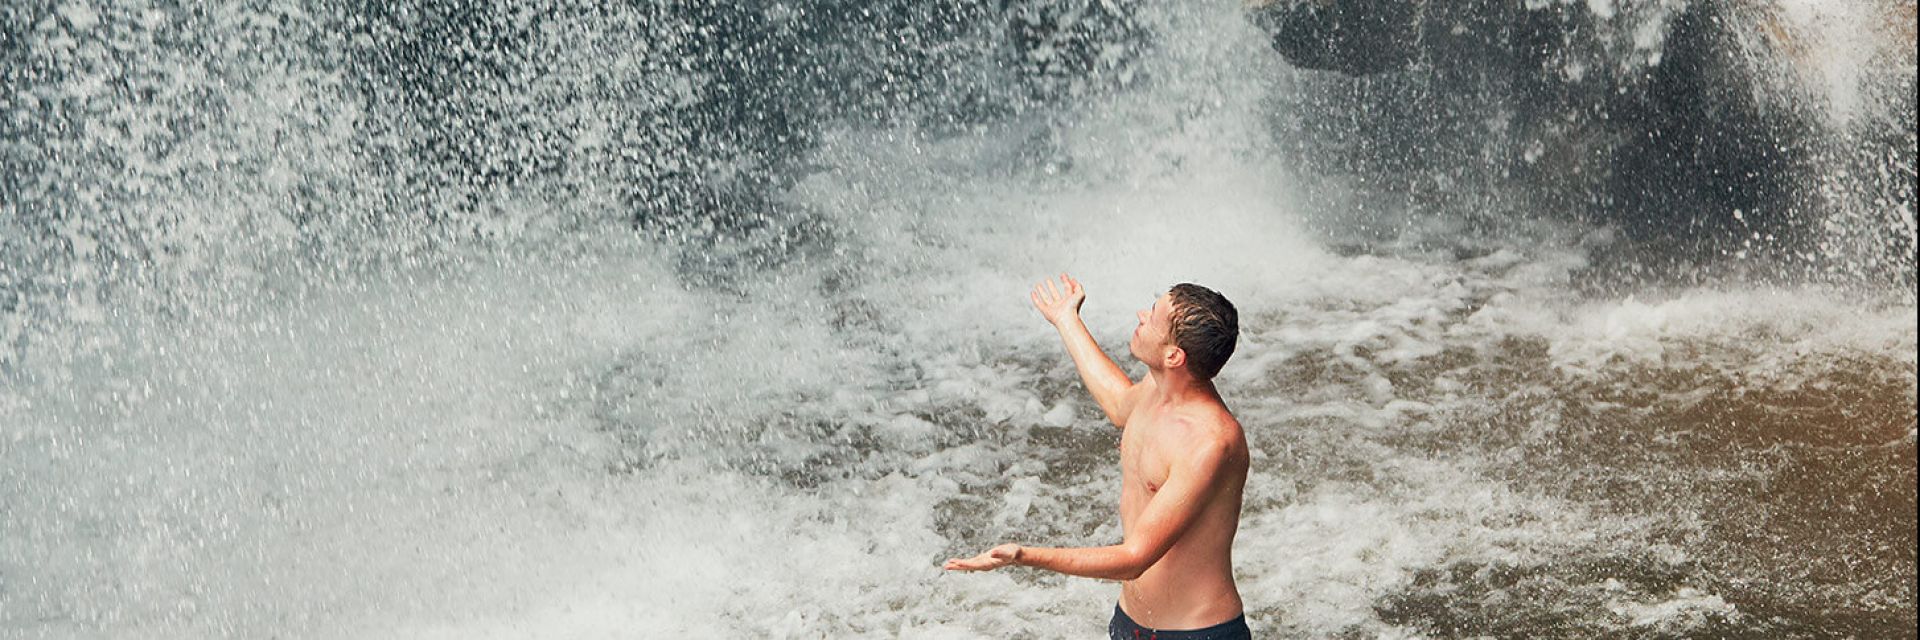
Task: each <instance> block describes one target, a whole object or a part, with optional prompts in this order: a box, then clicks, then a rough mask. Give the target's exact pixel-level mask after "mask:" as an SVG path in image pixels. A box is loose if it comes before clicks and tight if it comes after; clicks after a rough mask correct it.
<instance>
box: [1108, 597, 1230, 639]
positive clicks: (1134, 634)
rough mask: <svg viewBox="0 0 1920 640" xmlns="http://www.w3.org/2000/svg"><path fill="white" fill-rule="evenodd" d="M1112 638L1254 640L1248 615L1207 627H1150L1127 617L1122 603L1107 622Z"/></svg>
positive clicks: (1116, 606) (1115, 606)
mask: <svg viewBox="0 0 1920 640" xmlns="http://www.w3.org/2000/svg"><path fill="white" fill-rule="evenodd" d="M1107 637H1108V638H1110V639H1111V640H1253V630H1252V629H1249V628H1248V627H1247V617H1246V616H1244V615H1243V616H1240V617H1238V618H1234V619H1232V620H1228V621H1226V622H1222V623H1220V624H1216V625H1213V626H1211V627H1207V628H1205V629H1178V630H1169V629H1148V628H1146V627H1142V626H1140V624H1139V623H1137V622H1134V621H1133V618H1129V617H1127V612H1125V611H1121V610H1120V605H1114V606H1113V621H1112V622H1109V623H1107Z"/></svg>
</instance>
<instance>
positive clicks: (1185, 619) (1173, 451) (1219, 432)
mask: <svg viewBox="0 0 1920 640" xmlns="http://www.w3.org/2000/svg"><path fill="white" fill-rule="evenodd" d="M1220 436H1224V437H1229V438H1231V440H1232V441H1233V442H1234V443H1235V444H1234V446H1233V448H1232V453H1231V455H1229V456H1228V460H1227V463H1226V464H1227V468H1226V469H1223V470H1222V472H1221V473H1220V475H1219V476H1218V477H1219V480H1218V482H1219V483H1221V485H1222V486H1219V487H1217V488H1216V489H1215V490H1214V491H1212V492H1210V493H1209V497H1208V498H1207V501H1208V503H1207V504H1206V505H1205V506H1204V507H1203V508H1202V509H1201V512H1200V515H1199V517H1198V518H1197V519H1196V520H1195V521H1194V522H1193V524H1192V525H1191V526H1189V527H1188V528H1187V530H1186V531H1185V532H1184V533H1183V534H1181V536H1180V538H1179V539H1178V540H1177V541H1175V542H1174V544H1173V547H1172V548H1171V549H1169V550H1168V551H1167V553H1166V555H1164V556H1162V557H1161V558H1160V560H1159V561H1158V562H1156V563H1154V565H1153V566H1152V567H1149V568H1148V569H1147V570H1146V572H1145V573H1142V574H1141V575H1140V577H1139V578H1137V579H1135V580H1131V581H1128V582H1126V583H1125V584H1124V585H1123V586H1122V588H1121V596H1120V605H1121V608H1122V609H1124V610H1125V611H1126V613H1127V615H1129V616H1131V617H1132V618H1133V619H1135V620H1137V621H1139V622H1140V624H1143V625H1146V626H1148V627H1153V628H1158V629H1193V628H1200V627H1206V626H1210V625H1214V624H1218V623H1220V622H1224V621H1227V620H1231V619H1233V618H1234V617H1236V616H1239V615H1240V614H1241V601H1240V593H1239V590H1238V589H1237V588H1236V587H1235V586H1234V583H1233V560H1232V557H1233V556H1232V551H1233V536H1234V532H1235V531H1236V530H1237V529H1238V527H1239V523H1240V502H1241V493H1242V491H1243V489H1244V488H1245V486H1246V478H1247V450H1246V439H1245V437H1244V436H1243V435H1242V434H1241V432H1240V427H1239V424H1238V423H1237V422H1235V421H1234V419H1233V417H1232V416H1231V415H1229V414H1228V413H1227V411H1226V408H1225V407H1223V406H1220V405H1219V404H1217V403H1188V404H1186V405H1168V404H1164V403H1162V404H1155V403H1152V402H1146V401H1143V402H1141V403H1140V406H1137V407H1135V408H1134V411H1133V413H1132V415H1131V416H1129V418H1128V421H1127V427H1126V429H1125V430H1124V431H1122V433H1121V438H1120V468H1121V481H1122V487H1121V491H1120V522H1121V525H1122V526H1123V527H1124V528H1126V529H1127V530H1129V531H1130V530H1131V529H1132V527H1133V523H1134V521H1135V519H1137V518H1138V517H1139V516H1140V514H1141V512H1142V511H1144V510H1145V509H1146V507H1147V504H1148V503H1149V502H1150V501H1152V499H1153V497H1154V495H1155V493H1157V492H1158V491H1159V488H1160V487H1161V486H1162V485H1164V484H1165V483H1166V481H1167V475H1168V473H1169V471H1170V470H1171V468H1172V461H1173V460H1174V459H1175V458H1176V457H1177V456H1180V455H1182V454H1183V453H1184V452H1185V448H1186V447H1192V446H1194V445H1195V444H1196V443H1197V442H1199V440H1198V438H1202V437H1206V438H1211V437H1220Z"/></svg>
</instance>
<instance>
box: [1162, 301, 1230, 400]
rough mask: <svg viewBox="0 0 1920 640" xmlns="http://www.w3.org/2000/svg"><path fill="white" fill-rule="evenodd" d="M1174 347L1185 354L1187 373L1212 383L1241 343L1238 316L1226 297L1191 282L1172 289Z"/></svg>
mask: <svg viewBox="0 0 1920 640" xmlns="http://www.w3.org/2000/svg"><path fill="white" fill-rule="evenodd" d="M1168 293H1170V294H1172V295H1173V344H1175V345H1177V346H1179V347H1180V350H1182V351H1185V352H1187V371H1189V372H1191V373H1193V375H1194V376H1196V377H1199V378H1201V379H1203V380H1212V379H1213V376H1214V375H1215V374H1218V373H1220V367H1221V366H1223V365H1225V364H1227V358H1229V357H1232V356H1233V347H1234V345H1235V344H1237V343H1238V342H1239V341H1240V312H1238V311H1235V310H1234V308H1233V303H1231V302H1228V301H1227V298H1226V296H1223V295H1220V294H1219V293H1218V292H1215V291H1214V290H1212V289H1208V288H1206V287H1202V286H1200V285H1197V284H1193V283H1191V282H1183V283H1180V284H1176V285H1173V289H1171V290H1169V291H1168Z"/></svg>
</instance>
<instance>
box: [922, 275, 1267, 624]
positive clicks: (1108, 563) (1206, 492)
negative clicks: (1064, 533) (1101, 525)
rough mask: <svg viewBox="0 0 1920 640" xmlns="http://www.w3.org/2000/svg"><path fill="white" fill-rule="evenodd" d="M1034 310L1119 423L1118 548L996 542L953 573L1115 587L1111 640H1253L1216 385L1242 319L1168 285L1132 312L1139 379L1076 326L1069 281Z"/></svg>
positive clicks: (1241, 482)
mask: <svg viewBox="0 0 1920 640" xmlns="http://www.w3.org/2000/svg"><path fill="white" fill-rule="evenodd" d="M1031 295H1032V299H1033V306H1034V307H1036V308H1038V309H1039V310H1040V314H1041V315H1043V316H1046V318H1047V321H1048V322H1052V323H1053V326H1054V328H1056V329H1059V331H1060V339H1061V340H1062V341H1064V342H1065V343H1066V346H1067V353H1068V354H1070V355H1072V356H1073V363H1074V365H1075V366H1076V367H1077V368H1078V369H1079V370H1080V378H1081V379H1082V380H1083V381H1085V382H1086V385H1087V390H1088V391H1089V392H1091V393H1092V394H1093V398H1094V400H1095V401H1097V402H1099V404H1100V410H1101V411H1104V412H1106V414H1107V418H1108V419H1109V420H1112V421H1113V424H1114V425H1115V426H1118V427H1120V429H1121V433H1120V478H1121V488H1120V525H1121V529H1122V531H1123V535H1124V538H1125V539H1124V540H1123V541H1122V542H1121V543H1120V544H1117V545H1113V546H1107V547H1090V548H1077V549H1063V548H1045V547H1026V546H1021V545H1018V544H1003V545H1000V546H997V547H994V548H993V549H990V550H988V551H987V552H985V553H982V554H980V555H977V556H974V557H972V558H968V559H965V560H960V559H952V560H948V561H947V563H946V568H947V569H948V570H958V571H991V570H994V569H998V568H1001V567H1005V566H1008V565H1025V566H1029V567H1038V568H1041V569H1046V570H1049V571H1057V572H1060V573H1064V574H1068V575H1075V576H1083V577H1088V578H1102V579H1107V580H1120V581H1122V584H1121V587H1120V603H1119V605H1118V606H1116V607H1114V612H1113V621H1112V622H1111V623H1109V625H1108V626H1107V633H1108V634H1109V635H1110V636H1111V637H1112V638H1116V639H1119V638H1126V639H1127V640H1133V639H1134V638H1136V637H1137V638H1143V639H1144V638H1148V637H1157V638H1159V639H1160V640H1176V639H1183V638H1191V639H1196V640H1197V639H1200V638H1206V639H1210V640H1226V639H1231V638H1249V637H1251V632H1250V631H1249V630H1248V628H1247V623H1246V616H1245V615H1243V612H1242V609H1241V602H1240V591H1239V589H1238V588H1236V587H1235V586H1234V583H1233V535H1234V531H1235V530H1236V529H1238V528H1239V525H1240V495H1241V492H1242V490H1243V489H1245V487H1246V484H1247V440H1246V437H1245V435H1244V434H1242V433H1241V431H1240V423H1239V421H1237V420H1234V418H1233V415H1232V414H1230V413H1228V412H1227V407H1226V405H1225V404H1223V403H1222V402H1221V400H1220V394H1219V392H1217V391H1215V390H1214V387H1213V376H1214V374H1216V373H1218V372H1219V371H1220V366H1221V365H1223V364H1225V363H1226V361H1227V357H1228V356H1231V355H1233V347H1234V343H1235V342H1236V340H1237V339H1238V337H1239V332H1240V329H1239V316H1238V314H1236V313H1235V312H1234V309H1233V304H1232V303H1230V302H1227V299H1226V298H1223V297H1221V296H1220V294H1218V293H1214V292H1213V291H1212V290H1209V289H1207V288H1205V287H1201V286H1199V285H1193V284H1181V285H1176V286H1174V287H1173V289H1171V290H1169V291H1168V292H1166V293H1165V294H1162V295H1161V296H1160V297H1159V299H1157V300H1154V301H1153V307H1152V308H1149V309H1147V310H1145V311H1141V312H1140V313H1139V317H1140V326H1139V327H1137V328H1135V329H1134V330H1133V340H1132V341H1131V342H1129V343H1128V346H1129V347H1130V349H1131V350H1132V352H1133V357H1135V358H1138V359H1139V360H1140V361H1141V362H1143V363H1145V364H1146V365H1147V375H1146V377H1144V378H1141V379H1140V380H1139V381H1138V382H1135V381H1132V380H1129V379H1128V378H1127V374H1126V372H1124V371H1122V370H1121V369H1120V366H1119V365H1117V364H1114V362H1113V360H1112V359H1110V358H1108V357H1107V355H1106V354H1105V353H1103V352H1102V351H1101V350H1100V347H1099V345H1097V344H1095V343H1094V341H1093V335H1092V334H1091V333H1089V332H1088V331H1087V325H1086V323H1084V322H1082V321H1081V320H1080V304H1081V303H1082V302H1084V301H1086V299H1087V295H1086V292H1085V291H1083V290H1081V288H1080V283H1079V282H1078V281H1075V280H1074V279H1073V278H1070V277H1068V276H1067V275H1066V274H1061V275H1060V286H1055V285H1054V283H1053V281H1052V280H1048V281H1046V282H1044V283H1041V284H1040V285H1039V286H1036V287H1034V289H1033V292H1032V294H1031Z"/></svg>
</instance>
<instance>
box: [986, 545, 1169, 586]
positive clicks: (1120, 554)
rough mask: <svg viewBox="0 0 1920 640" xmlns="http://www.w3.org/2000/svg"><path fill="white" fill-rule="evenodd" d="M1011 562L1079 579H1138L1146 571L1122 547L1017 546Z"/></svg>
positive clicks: (1128, 550) (1133, 556)
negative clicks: (1016, 554) (1062, 547)
mask: <svg viewBox="0 0 1920 640" xmlns="http://www.w3.org/2000/svg"><path fill="white" fill-rule="evenodd" d="M1014 563H1015V564H1021V565H1025V566H1029V567H1033V568H1036V569H1046V570H1048V571H1052V572H1055V573H1064V574H1067V575H1070V576H1080V577H1082V578H1099V579H1102V580H1123V581H1124V580H1132V579H1134V578H1138V577H1140V574H1141V572H1144V571H1146V569H1147V568H1146V567H1145V566H1142V564H1141V562H1140V560H1139V558H1138V554H1136V553H1134V552H1133V551H1132V550H1130V549H1128V548H1127V547H1126V546H1124V545H1115V546H1110V547H1084V548H1076V549H1049V548H1046V547H1021V548H1020V553H1019V555H1018V556H1016V557H1015V558H1014Z"/></svg>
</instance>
